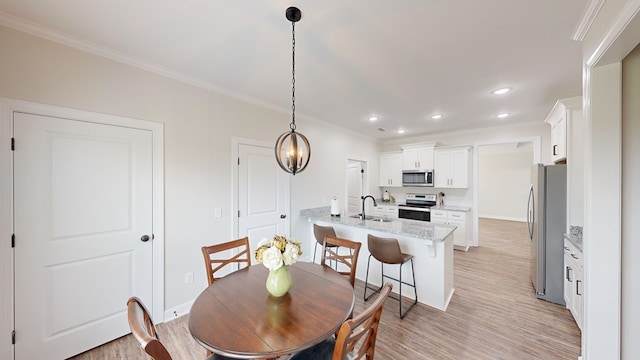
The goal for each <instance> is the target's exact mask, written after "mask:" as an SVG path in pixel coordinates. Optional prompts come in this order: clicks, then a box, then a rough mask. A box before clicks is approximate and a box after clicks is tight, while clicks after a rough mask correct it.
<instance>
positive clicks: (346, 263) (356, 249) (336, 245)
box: [320, 235, 362, 287]
mask: <svg viewBox="0 0 640 360" xmlns="http://www.w3.org/2000/svg"><path fill="white" fill-rule="evenodd" d="M361 246H362V244H361V243H359V242H357V241H351V240H347V239H341V238H338V237H335V236H329V235H326V236H325V237H324V242H323V244H322V257H321V258H320V265H323V266H327V267H331V265H330V262H331V261H335V263H336V267H335V270H336V271H337V272H339V273H340V274H342V275H346V276H348V277H349V283H351V286H352V287H353V286H354V284H355V281H356V267H357V265H358V254H359V253H360V247H361ZM340 248H348V249H349V254H340V253H339V252H340V251H339V249H340ZM341 264H342V266H341ZM345 267H346V268H347V269H348V270H343V269H344V268H345Z"/></svg>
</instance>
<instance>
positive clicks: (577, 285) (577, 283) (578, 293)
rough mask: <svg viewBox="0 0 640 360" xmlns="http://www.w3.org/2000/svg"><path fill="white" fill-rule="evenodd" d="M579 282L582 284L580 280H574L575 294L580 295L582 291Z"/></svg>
mask: <svg viewBox="0 0 640 360" xmlns="http://www.w3.org/2000/svg"><path fill="white" fill-rule="evenodd" d="M580 284H582V281H581V280H576V295H579V296H582V292H581V291H580Z"/></svg>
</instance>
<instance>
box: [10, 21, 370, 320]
mask: <svg viewBox="0 0 640 360" xmlns="http://www.w3.org/2000/svg"><path fill="white" fill-rule="evenodd" d="M0 54H1V59H2V60H1V61H0V97H6V98H12V99H19V100H26V101H31V102H36V103H44V104H51V105H56V106H62V107H68V108H73V109H81V110H86V111H92V112H98V113H106V114H113V115H119V116H125V117H130V118H137V119H143V120H148V121H153V122H160V123H163V124H164V134H165V139H164V144H165V149H164V159H165V167H164V169H165V179H164V180H165V310H171V309H174V308H176V309H184V308H185V307H186V306H188V304H189V303H190V302H191V301H193V300H194V299H195V297H196V296H197V295H198V294H199V293H200V291H201V290H202V289H203V288H204V287H205V285H206V275H205V273H204V268H203V266H204V264H203V263H202V258H201V253H200V247H201V246H202V245H205V244H212V243H217V242H222V241H226V240H229V239H231V236H232V226H231V223H232V219H231V218H230V206H231V204H232V198H231V197H232V194H231V191H230V189H231V152H232V150H231V144H232V137H238V138H246V139H254V140H263V141H268V142H273V143H275V140H276V138H277V136H278V135H279V134H280V133H282V132H284V131H286V130H288V128H289V122H290V114H289V113H279V112H276V111H273V110H269V109H265V108H263V107H259V106H256V105H252V104H249V103H246V102H243V101H240V100H236V99H233V98H230V97H227V96H224V95H220V94H216V93H213V92H210V91H207V90H204V89H202V88H198V87H195V86H192V85H189V84H185V83H182V82H179V81H175V80H172V79H169V78H166V77H163V76H160V75H157V74H154V73H151V72H148V71H144V70H141V69H139V68H135V67H132V66H129V65H125V64H122V63H119V62H116V61H113V60H109V59H106V58H102V57H99V56H96V55H93V54H89V53H86V52H83V51H79V50H77V49H73V48H70V47H67V46H64V45H61V44H58V43H54V42H51V41H48V40H43V39H40V38H36V37H33V36H30V35H28V34H25V33H22V32H18V31H15V30H12V29H9V28H6V27H2V26H0ZM298 96H299V98H303V97H304V94H298ZM300 110H301V111H302V110H303V109H300ZM296 120H297V121H296V123H297V124H298V130H299V131H301V132H302V133H303V134H305V135H306V136H307V137H308V138H309V140H310V142H311V147H312V151H313V153H312V159H311V163H310V165H309V168H308V169H307V170H306V171H305V172H303V173H300V174H298V175H296V176H295V177H292V179H291V199H292V200H291V224H292V233H291V235H293V236H294V237H296V238H297V239H298V240H300V241H309V239H310V237H309V233H308V231H307V230H308V229H307V227H308V226H304V224H306V223H305V222H303V221H301V220H300V219H299V218H298V216H297V214H298V212H299V210H300V209H301V208H307V207H315V206H322V205H325V204H323V199H327V201H328V199H330V197H331V196H334V195H337V196H342V197H343V196H344V191H345V181H346V180H345V168H346V158H347V157H348V156H357V157H358V158H361V159H363V160H368V161H370V162H371V167H370V170H371V172H372V173H373V174H376V175H375V176H374V177H372V179H374V180H373V181H372V182H371V183H372V184H373V185H377V172H378V168H377V153H378V151H379V145H378V143H377V142H375V141H373V140H371V139H368V138H364V137H362V136H360V135H357V134H355V133H351V132H348V131H345V130H342V129H339V128H336V127H334V126H329V125H326V124H325V123H324V122H321V121H317V120H308V119H304V118H297V119H296ZM374 188H375V189H377V186H375V187H374ZM326 205H327V206H328V203H326ZM215 208H221V209H222V218H221V219H216V218H214V209H215ZM314 241H315V240H314ZM2 249H5V247H2ZM0 251H2V252H5V250H0ZM2 258H4V257H2ZM190 271H193V272H194V274H195V282H194V283H193V284H185V283H184V274H185V273H186V272H190ZM2 282H3V283H1V284H0V288H2V289H5V290H2V292H3V293H5V294H6V293H8V291H7V290H6V289H7V288H8V287H9V286H10V285H9V284H7V283H5V281H2ZM3 299H4V298H3ZM5 300H8V297H7V299H5ZM0 305H1V304H0ZM0 308H2V309H4V308H5V307H3V306H0ZM186 309H187V310H188V307H187V308H186ZM0 330H2V331H5V330H6V329H0Z"/></svg>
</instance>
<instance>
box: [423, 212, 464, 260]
mask: <svg viewBox="0 0 640 360" xmlns="http://www.w3.org/2000/svg"><path fill="white" fill-rule="evenodd" d="M467 214H468V213H467V212H464V211H454V210H442V209H433V208H431V222H433V223H438V224H447V225H455V226H456V227H457V228H456V230H455V231H454V232H453V245H454V247H455V248H456V249H458V250H460V249H462V250H465V251H466V250H468V249H469V245H470V244H471V241H470V239H469V237H470V236H471V234H472V231H471V218H468V217H467Z"/></svg>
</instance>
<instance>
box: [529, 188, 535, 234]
mask: <svg viewBox="0 0 640 360" xmlns="http://www.w3.org/2000/svg"><path fill="white" fill-rule="evenodd" d="M534 210H535V204H534V200H533V184H531V187H530V188H529V199H528V200H527V230H528V231H529V239H530V240H533V214H534Z"/></svg>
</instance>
